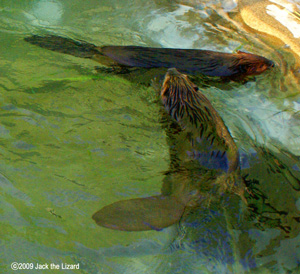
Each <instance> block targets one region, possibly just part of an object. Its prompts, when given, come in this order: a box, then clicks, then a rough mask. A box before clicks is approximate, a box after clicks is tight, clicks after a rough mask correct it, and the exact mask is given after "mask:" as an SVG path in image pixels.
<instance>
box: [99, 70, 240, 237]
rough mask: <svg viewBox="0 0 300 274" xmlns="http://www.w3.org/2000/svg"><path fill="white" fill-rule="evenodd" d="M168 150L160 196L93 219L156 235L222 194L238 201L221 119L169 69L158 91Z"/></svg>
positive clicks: (234, 164)
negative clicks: (164, 121)
mask: <svg viewBox="0 0 300 274" xmlns="http://www.w3.org/2000/svg"><path fill="white" fill-rule="evenodd" d="M161 97H162V102H163V105H164V107H165V110H166V113H165V116H166V119H167V120H168V122H167V125H166V131H167V136H168V142H169V146H170V156H171V163H170V169H169V171H168V172H167V173H166V177H165V179H164V183H163V187H162V194H161V195H158V196H152V197H147V198H139V199H131V200H123V201H118V202H115V203H113V204H110V205H108V206H106V207H104V208H102V209H101V210H99V211H98V212H96V213H95V214H94V215H93V219H94V220H95V221H96V223H97V224H98V225H100V226H104V227H108V228H112V229H117V230H126V231H141V230H149V229H155V230H159V229H162V228H164V227H167V226H170V225H172V224H174V223H176V222H178V221H179V220H180V219H181V218H182V217H183V215H184V214H185V213H187V212H188V211H189V209H192V208H194V207H197V206H199V205H200V204H202V205H207V206H208V205H209V204H210V203H211V202H212V201H214V200H216V199H218V198H219V197H220V196H221V195H223V194H224V193H225V192H228V193H235V194H238V195H240V196H242V197H243V183H242V179H241V177H240V175H239V171H240V170H239V155H238V150H237V148H236V145H235V143H234V141H233V139H232V137H231V135H230V133H229V132H228V129H227V127H226V126H225V124H224V122H223V120H222V118H221V117H220V116H219V114H218V113H217V112H216V110H215V109H214V108H213V106H212V105H211V103H210V102H209V100H208V99H207V98H206V97H205V96H204V95H203V94H202V92H201V91H199V90H198V89H197V87H196V86H195V85H194V84H193V83H192V82H191V81H190V80H189V79H188V78H187V76H186V75H183V74H180V73H179V72H178V71H177V70H176V69H169V70H168V72H167V74H166V77H165V80H164V83H163V88H162V91H161Z"/></svg>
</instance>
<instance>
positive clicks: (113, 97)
mask: <svg viewBox="0 0 300 274" xmlns="http://www.w3.org/2000/svg"><path fill="white" fill-rule="evenodd" d="M210 4H211V3H207V4H205V3H203V4H202V5H200V6H197V7H196V8H193V7H191V8H190V7H188V6H178V5H177V3H172V2H171V1H162V2H159V1H156V2H151V1H150V2H149V1H143V0H136V1H85V2H83V1H61V2H59V1H54V0H53V1H50V0H49V1H46V0H44V1H43V0H42V1H18V2H16V3H13V2H12V1H3V0H2V1H0V37H1V38H0V40H1V47H0V71H1V73H0V92H1V96H0V155H1V158H0V197H1V198H0V203H1V208H0V223H1V229H0V236H1V238H0V243H1V253H0V254H1V255H0V263H1V265H0V266H1V270H0V271H2V272H1V273H17V272H18V271H13V270H11V263H13V262H18V263H33V264H36V263H39V264H45V263H47V264H49V265H50V264H51V263H54V264H58V265H60V264H61V263H68V264H78V263H79V265H80V269H79V270H60V272H62V273H92V274H93V273H103V274H106V273H298V272H297V271H300V270H299V261H300V251H299V250H300V236H299V231H300V195H299V190H297V189H295V188H297V187H298V185H297V180H300V172H299V169H300V160H299V155H300V146H299V143H300V138H299V133H300V123H299V111H300V95H299V89H298V84H297V80H295V79H294V78H293V77H291V76H290V74H286V75H284V74H283V72H282V71H283V70H284V69H282V67H280V68H281V69H279V68H278V67H277V68H276V69H275V70H274V71H273V72H268V73H266V74H264V75H261V76H258V77H256V81H250V82H248V83H246V84H244V85H242V84H237V83H227V84H225V85H221V84H220V85H219V84H217V83H216V84H213V85H211V86H208V87H207V88H206V89H205V94H206V95H207V97H208V98H209V99H210V100H211V102H212V104H213V105H214V106H215V107H216V109H217V110H218V111H219V113H220V115H221V116H222V117H223V119H224V121H225V124H226V125H227V126H228V128H229V129H230V131H231V133H232V135H233V137H234V139H235V140H236V142H237V145H238V147H239V148H240V150H241V151H242V152H243V153H244V154H245V155H248V156H249V155H250V156H249V157H250V160H249V163H250V166H245V173H249V174H250V175H249V177H248V178H249V179H253V180H254V179H255V180H257V181H258V182H259V183H258V184H256V185H255V184H254V185H252V186H251V189H250V192H251V191H252V192H255V193H256V194H257V196H256V197H257V199H254V198H253V199H250V198H249V199H250V200H249V201H250V204H251V205H252V206H253V208H255V210H254V214H252V215H251V214H248V213H241V212H243V209H240V208H236V207H238V206H236V204H235V207H232V208H228V209H227V210H225V211H224V212H225V213H224V212H223V211H221V213H220V212H219V213H218V210H219V209H214V207H213V206H212V207H211V208H210V209H196V210H195V212H194V213H193V214H191V215H190V216H188V217H187V222H186V223H182V224H180V225H174V226H173V227H170V228H167V229H164V230H163V231H160V232H157V231H148V232H120V231H113V230H109V229H105V228H101V227H99V226H97V225H96V224H95V223H94V221H93V220H92V219H91V216H92V215H93V213H94V212H96V211H97V210H99V209H100V208H102V207H103V206H105V205H108V204H110V203H113V202H115V201H119V200H122V199H129V198H137V197H148V196H151V195H157V194H159V193H160V188H161V185H162V180H163V178H164V177H165V175H164V173H165V172H166V171H167V170H168V168H169V147H168V145H167V143H166V134H165V132H164V130H163V128H162V126H161V122H160V120H161V118H160V112H159V110H160V105H159V104H158V103H157V96H156V91H155V89H154V88H153V87H152V86H149V85H143V84H140V83H137V81H129V80H127V79H124V78H123V77H121V76H114V75H110V74H105V73H98V72H97V70H96V69H95V66H97V63H95V62H93V61H91V60H85V59H79V58H76V57H72V56H67V55H61V54H58V53H54V52H50V51H47V50H45V49H41V48H38V47H35V46H32V45H30V44H28V43H26V42H24V41H23V38H24V37H26V36H28V35H32V34H45V33H52V34H56V35H61V36H68V37H72V38H76V39H82V40H85V41H89V42H91V43H94V44H97V45H103V44H118V45H128V44H134V45H148V46H162V47H167V46H169V47H186V48H207V49H214V50H222V51H227V52H233V51H234V50H235V49H238V48H239V49H242V50H246V51H250V52H254V53H256V54H261V55H264V56H266V57H268V58H270V59H273V60H275V61H276V62H277V63H278V64H281V63H280V62H281V61H280V60H281V59H280V58H279V57H278V54H276V53H275V51H274V49H273V48H272V46H270V45H266V44H264V43H263V42H261V43H260V41H257V40H256V39H255V34H247V33H244V32H243V31H239V32H237V29H236V27H235V26H234V25H233V24H232V23H230V22H229V21H228V20H226V19H225V18H224V17H222V16H221V15H220V14H218V13H217V12H216V10H214V9H213V8H211V6H210ZM212 7H215V6H212ZM216 7H219V6H218V5H216ZM251 37H252V38H253V39H252V38H251ZM277 52H279V53H280V54H281V55H282V56H283V57H284V59H285V60H287V64H285V65H284V68H285V69H287V70H289V68H290V67H291V66H292V64H293V63H294V59H293V56H292V54H291V53H290V52H288V50H286V49H284V48H280V49H277ZM224 106H225V107H224ZM251 155H254V156H253V157H252V158H251ZM257 159H258V160H257ZM239 214H240V215H241V217H238V221H235V222H237V224H231V223H230V221H228V220H229V219H230V218H231V217H232V215H239ZM250 215H251V216H250ZM234 217H236V216H234ZM192 223H196V224H197V225H195V226H191V225H190V224H192ZM228 250H230V251H228ZM288 271H292V272H288ZM293 271H294V272H293ZM22 272H26V273H53V272H57V271H55V270H34V271H33V270H26V271H25V270H24V271H22Z"/></svg>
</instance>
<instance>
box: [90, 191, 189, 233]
mask: <svg viewBox="0 0 300 274" xmlns="http://www.w3.org/2000/svg"><path fill="white" fill-rule="evenodd" d="M185 206H186V205H185V204H184V203H181V202H180V201H178V200H177V199H176V197H174V196H163V195H159V196H152V197H147V198H139V199H131V200H124V201H118V202H115V203H113V204H110V205H108V206H105V207H103V208H102V209H100V210H99V211H97V212H96V213H95V214H94V215H93V220H94V221H95V222H96V223H97V224H98V225H100V226H103V227H107V228H110V229H115V230H124V231H145V230H161V229H163V228H165V227H168V226H170V225H172V224H174V223H177V222H178V221H179V220H180V218H181V216H182V215H183V212H184V209H185Z"/></svg>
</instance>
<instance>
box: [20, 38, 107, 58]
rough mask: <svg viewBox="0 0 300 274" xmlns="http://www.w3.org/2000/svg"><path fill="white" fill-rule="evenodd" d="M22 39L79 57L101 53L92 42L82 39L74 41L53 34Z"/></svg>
mask: <svg viewBox="0 0 300 274" xmlns="http://www.w3.org/2000/svg"><path fill="white" fill-rule="evenodd" d="M24 40H25V41H26V42H29V43H31V44H33V45H36V46H39V47H41V48H45V49H49V50H52V51H56V52H60V53H66V54H70V55H73V56H76V57H81V58H90V59H94V56H95V55H102V54H101V53H100V52H99V51H98V50H97V49H96V46H95V45H93V44H90V43H87V42H83V41H75V40H72V39H70V38H64V37H60V36H55V35H47V36H38V35H33V36H30V37H26V38H24Z"/></svg>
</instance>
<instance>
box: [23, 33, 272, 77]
mask: <svg viewBox="0 0 300 274" xmlns="http://www.w3.org/2000/svg"><path fill="white" fill-rule="evenodd" d="M24 40H25V41H27V42H29V43H31V44H34V45H37V46H40V47H42V48H46V49H49V50H52V51H56V52H60V53H66V54H70V55H73V56H77V57H82V58H89V59H93V60H95V61H97V62H99V63H101V64H103V65H105V66H108V67H113V68H115V69H118V70H120V69H123V72H124V71H126V68H131V67H135V68H146V69H151V68H173V67H176V68H177V69H179V70H180V71H181V72H184V73H189V74H197V73H200V74H204V75H208V76H220V77H233V78H235V77H241V78H243V77H246V76H251V75H258V74H261V73H262V72H264V71H266V70H267V69H268V68H270V67H273V66H274V63H273V62H272V61H271V60H268V59H267V58H264V57H262V56H259V55H255V54H251V53H246V52H241V51H238V52H237V53H232V54H231V53H223V52H216V51H211V50H198V49H174V48H152V47H140V46H101V47H97V46H95V45H93V44H91V43H87V42H84V41H78V40H72V39H69V38H64V37H60V36H54V35H48V36H38V35H33V36H30V37H26V38H25V39H24Z"/></svg>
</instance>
